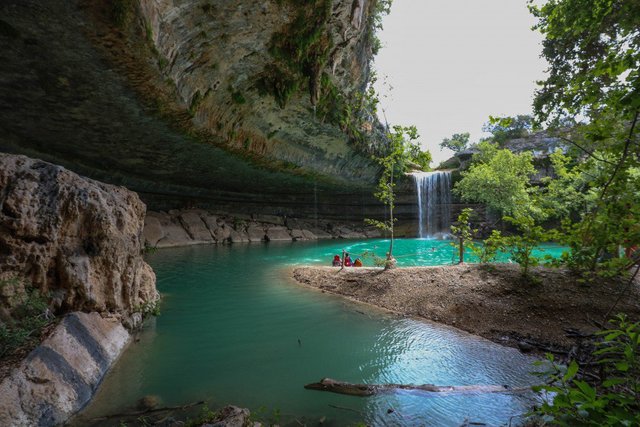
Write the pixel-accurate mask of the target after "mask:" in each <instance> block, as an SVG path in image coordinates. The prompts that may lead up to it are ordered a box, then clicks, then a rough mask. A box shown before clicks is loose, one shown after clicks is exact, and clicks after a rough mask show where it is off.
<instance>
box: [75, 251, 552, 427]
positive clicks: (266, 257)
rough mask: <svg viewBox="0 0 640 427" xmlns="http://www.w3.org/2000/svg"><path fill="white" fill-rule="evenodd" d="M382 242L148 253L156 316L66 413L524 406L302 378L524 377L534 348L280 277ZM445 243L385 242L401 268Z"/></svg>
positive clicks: (484, 415) (359, 414)
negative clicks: (82, 406) (185, 407)
mask: <svg viewBox="0 0 640 427" xmlns="http://www.w3.org/2000/svg"><path fill="white" fill-rule="evenodd" d="M387 247H388V241H385V240H368V241H360V242H356V241H335V240H334V241H325V242H313V243H303V242H294V243H280V244H276V243H269V244H243V245H231V246H199V247H188V248H176V249H165V250H159V251H157V252H156V253H154V254H151V255H149V256H148V261H149V263H150V264H151V265H152V267H153V269H154V270H155V272H156V274H157V278H158V289H159V290H160V292H161V293H162V295H163V302H162V306H161V311H162V314H161V316H159V317H157V318H155V319H152V321H150V322H149V323H147V324H146V326H145V328H144V330H143V331H142V332H141V333H140V334H139V336H138V340H137V342H134V343H133V344H132V345H131V346H130V347H129V349H128V350H127V351H126V352H125V354H124V355H123V356H122V358H121V359H120V361H119V362H118V363H117V364H116V365H115V366H114V368H113V369H112V370H111V372H110V373H109V374H108V376H107V378H106V379H105V380H104V381H103V383H102V385H101V386H100V389H99V391H98V394H97V395H96V398H95V399H94V401H93V402H92V404H91V405H90V406H89V407H88V408H87V410H86V411H85V413H84V414H83V415H82V416H81V418H79V419H78V420H77V423H78V424H80V425H83V424H87V423H89V422H88V421H87V420H90V419H92V418H94V417H98V416H101V415H105V414H112V413H119V412H123V411H127V410H128V409H127V408H129V407H130V406H131V405H132V403H134V402H135V401H136V400H137V399H139V398H140V397H142V396H145V395H157V396H159V397H160V398H161V399H162V403H163V404H164V405H169V406H173V405H181V404H185V403H189V402H195V401H199V400H208V401H209V402H210V404H211V406H216V405H220V406H221V405H225V404H227V403H233V404H235V405H238V406H242V407H248V408H250V409H252V410H253V411H256V412H258V411H259V408H261V407H262V408H267V409H266V410H263V411H262V413H263V414H265V418H268V416H267V415H268V414H271V413H272V412H273V411H274V410H277V411H278V412H279V413H280V414H281V415H280V423H281V424H282V425H287V423H292V424H291V425H298V424H297V422H296V421H294V419H297V420H298V421H300V420H302V421H303V422H305V423H308V425H316V424H317V421H318V420H319V419H321V418H322V417H325V420H326V421H325V424H324V425H350V424H353V423H356V422H365V423H367V424H369V425H410V426H413V425H437V426H440V425H442V426H448V425H451V426H458V425H461V424H462V423H463V422H464V421H465V420H470V421H475V422H483V423H487V424H488V425H501V424H504V423H508V422H509V418H510V417H511V416H513V415H517V414H521V413H524V412H526V410H527V409H528V407H530V405H531V396H526V395H525V396H523V395H507V394H504V395H503V394H484V395H459V396H451V395H450V396H440V397H434V396H429V395H426V394H424V393H418V392H410V391H402V392H396V393H390V394H385V395H379V396H375V397H370V398H359V397H351V396H342V395H337V394H331V393H323V392H318V391H313V390H305V389H304V388H303V385H304V384H307V383H310V382H314V381H318V380H320V379H321V378H323V377H331V378H335V379H339V380H344V381H350V382H363V383H407V384H409V383H413V384H424V383H432V384H439V385H467V384H507V385H510V386H514V387H517V386H523V385H528V384H533V383H534V382H535V381H536V378H535V377H533V376H532V375H530V372H531V371H532V370H533V367H532V365H531V363H532V361H533V359H532V358H531V357H528V356H525V355H523V354H521V353H519V352H518V351H516V350H514V349H511V348H506V347H502V346H499V345H497V344H494V343H492V342H489V341H487V340H484V339H481V338H478V337H474V336H471V335H469V334H466V333H464V332H461V331H458V330H456V329H452V328H447V327H443V326H441V325H438V324H434V323H429V322H425V321H419V320H415V319H410V318H403V317H398V316H394V315H390V314H387V313H384V312H382V311H380V310H376V309H374V308H370V307H368V306H363V305H359V304H355V303H351V302H348V301H345V300H343V299H341V298H339V297H336V296H332V295H327V294H323V293H320V292H317V291H314V290H310V289H307V288H304V287H302V286H299V285H297V284H295V283H293V282H292V281H291V280H290V278H289V277H288V276H289V272H290V270H289V269H287V268H286V267H287V266H290V265H292V264H325V265H326V264H329V263H330V261H331V258H332V256H333V255H334V254H335V253H340V252H341V251H342V249H345V250H347V251H349V252H351V253H352V254H356V255H357V254H362V253H363V252H364V251H366V250H368V251H374V252H375V253H377V254H378V255H379V256H383V255H384V253H385V252H386V250H387ZM544 251H545V252H544V253H548V254H551V255H557V254H558V253H559V252H560V248H559V247H556V246H552V245H548V246H547V247H545V248H544ZM453 254H454V248H452V247H451V246H449V243H448V242H446V241H434V240H419V239H406V240H398V241H396V244H395V255H396V257H397V259H398V263H399V264H400V265H405V266H410V265H437V264H446V263H450V262H451V260H452V256H453ZM405 255H406V256H405ZM367 262H369V263H371V261H370V260H365V265H366V264H367ZM336 407H338V408H336ZM345 408H348V409H345ZM390 409H391V410H393V412H390V413H389V410H390ZM129 410H130V409H129ZM116 425H117V423H116Z"/></svg>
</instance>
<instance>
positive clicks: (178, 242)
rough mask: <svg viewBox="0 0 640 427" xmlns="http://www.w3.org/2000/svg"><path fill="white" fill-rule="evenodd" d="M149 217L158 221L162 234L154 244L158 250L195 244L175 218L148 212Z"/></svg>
mask: <svg viewBox="0 0 640 427" xmlns="http://www.w3.org/2000/svg"><path fill="white" fill-rule="evenodd" d="M151 215H153V216H155V217H156V218H157V219H158V221H159V222H160V226H161V227H162V231H163V233H164V236H163V237H162V238H161V239H160V240H158V241H157V242H156V245H155V246H157V247H158V248H171V247H174V246H188V245H192V244H194V243H196V242H194V241H193V239H191V236H189V234H188V233H187V232H186V230H185V229H184V228H183V227H182V224H180V222H179V221H178V220H177V219H176V218H175V217H172V216H171V215H169V214H166V213H164V212H149V216H151Z"/></svg>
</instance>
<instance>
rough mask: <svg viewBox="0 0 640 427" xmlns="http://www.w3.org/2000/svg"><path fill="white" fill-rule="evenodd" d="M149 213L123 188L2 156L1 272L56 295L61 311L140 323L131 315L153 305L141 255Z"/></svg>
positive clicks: (150, 273) (149, 277)
mask: <svg viewBox="0 0 640 427" xmlns="http://www.w3.org/2000/svg"><path fill="white" fill-rule="evenodd" d="M145 211H146V206H145V205H144V203H142V202H141V201H140V199H139V198H138V195H137V194H136V193H134V192H132V191H129V190H127V189H125V188H123V187H116V186H112V185H107V184H103V183H100V182H97V181H93V180H90V179H87V178H82V177H80V176H78V175H76V174H75V173H72V172H70V171H68V170H66V169H64V168H63V167H60V166H56V165H52V164H50V163H46V162H43V161H40V160H34V159H30V158H28V157H25V156H16V155H9V154H0V267H1V269H2V271H3V274H6V275H13V276H14V277H18V278H21V279H23V280H25V281H26V282H28V283H31V284H32V285H33V286H34V287H36V288H38V289H40V290H41V291H43V292H45V293H51V294H55V295H56V298H57V300H58V301H59V307H58V309H64V310H65V311H72V310H83V311H110V312H115V313H119V315H121V316H122V318H123V319H127V318H129V321H130V323H134V324H135V323H137V322H136V321H135V320H132V318H131V316H133V315H134V314H135V313H139V311H140V307H141V306H145V305H146V304H150V303H155V301H156V300H157V299H158V293H157V291H156V288H155V275H154V274H153V271H152V270H151V268H150V267H149V265H147V263H145V262H144V260H143V258H142V249H143V234H142V230H143V224H144V216H145ZM156 225H157V224H156ZM156 235H157V234H156ZM135 317H136V318H137V317H138V316H135Z"/></svg>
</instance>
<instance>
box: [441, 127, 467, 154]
mask: <svg viewBox="0 0 640 427" xmlns="http://www.w3.org/2000/svg"><path fill="white" fill-rule="evenodd" d="M468 145H469V132H464V133H454V134H453V135H452V136H451V138H444V139H443V140H442V142H441V143H440V147H442V148H448V149H449V150H451V151H455V152H456V153H458V152H460V151H462V150H465V149H466V148H467V146H468Z"/></svg>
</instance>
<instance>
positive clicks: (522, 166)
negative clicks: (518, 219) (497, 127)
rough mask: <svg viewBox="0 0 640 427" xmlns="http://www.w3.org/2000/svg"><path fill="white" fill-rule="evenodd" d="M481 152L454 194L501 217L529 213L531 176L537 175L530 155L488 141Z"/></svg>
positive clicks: (481, 147) (480, 147)
mask: <svg viewBox="0 0 640 427" xmlns="http://www.w3.org/2000/svg"><path fill="white" fill-rule="evenodd" d="M478 149H479V153H477V154H476V155H474V157H473V163H472V165H471V167H470V168H469V170H467V171H464V172H462V179H461V180H460V181H458V182H457V183H456V185H455V188H454V192H456V193H457V194H458V195H460V197H461V198H462V200H464V201H472V202H479V203H484V204H486V205H487V207H488V208H489V209H491V210H492V211H493V212H495V213H497V214H499V215H500V216H502V215H517V214H520V213H524V212H527V211H528V210H530V209H531V208H532V206H533V205H532V200H531V197H530V185H529V177H530V176H531V175H532V174H533V173H534V172H535V169H534V167H533V163H532V160H533V157H532V155H531V153H522V154H514V153H512V152H511V151H509V150H507V149H499V148H498V147H497V146H496V145H495V144H491V143H489V142H481V143H480V144H478Z"/></svg>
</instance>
